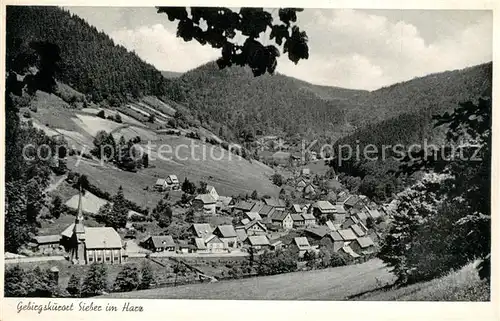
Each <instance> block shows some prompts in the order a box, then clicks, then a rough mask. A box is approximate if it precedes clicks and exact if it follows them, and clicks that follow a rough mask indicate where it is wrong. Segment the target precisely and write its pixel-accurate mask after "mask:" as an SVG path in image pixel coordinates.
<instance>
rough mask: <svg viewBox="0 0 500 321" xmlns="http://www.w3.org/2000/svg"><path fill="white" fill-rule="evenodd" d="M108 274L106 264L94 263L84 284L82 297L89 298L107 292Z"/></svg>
mask: <svg viewBox="0 0 500 321" xmlns="http://www.w3.org/2000/svg"><path fill="white" fill-rule="evenodd" d="M107 274H108V271H107V268H106V265H105V264H97V263H92V264H91V265H90V268H89V270H88V271H87V274H86V276H85V279H84V280H83V283H82V296H83V297H89V296H94V295H100V294H103V293H104V292H106V291H107V288H108V284H107Z"/></svg>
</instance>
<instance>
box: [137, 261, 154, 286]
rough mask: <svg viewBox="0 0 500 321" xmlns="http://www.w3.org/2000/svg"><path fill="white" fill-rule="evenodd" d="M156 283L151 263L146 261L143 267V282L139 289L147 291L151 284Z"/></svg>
mask: <svg viewBox="0 0 500 321" xmlns="http://www.w3.org/2000/svg"><path fill="white" fill-rule="evenodd" d="M153 281H154V274H153V268H152V267H151V264H149V262H147V261H144V264H143V265H142V267H141V282H140V283H139V289H140V290H145V289H149V288H150V287H151V284H152V283H153Z"/></svg>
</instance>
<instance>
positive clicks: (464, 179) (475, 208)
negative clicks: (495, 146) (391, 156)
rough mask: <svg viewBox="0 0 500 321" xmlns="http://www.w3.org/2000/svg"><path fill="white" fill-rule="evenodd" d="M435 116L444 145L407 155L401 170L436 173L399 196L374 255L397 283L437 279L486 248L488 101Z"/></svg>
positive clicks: (487, 218) (489, 105)
mask: <svg viewBox="0 0 500 321" xmlns="http://www.w3.org/2000/svg"><path fill="white" fill-rule="evenodd" d="M435 119H436V120H437V122H436V126H441V125H444V124H446V125H447V126H448V128H449V131H448V133H447V140H448V142H449V144H450V145H449V146H448V147H449V148H444V149H441V150H439V151H434V152H432V153H429V152H427V153H424V152H423V151H420V152H418V153H415V154H416V155H415V154H413V155H408V157H407V159H406V162H405V163H403V165H402V166H401V171H402V172H403V173H412V172H415V171H417V170H426V171H429V172H433V173H435V174H434V176H428V177H426V179H425V180H423V181H422V182H420V183H418V184H416V185H415V186H413V188H412V189H409V190H408V191H406V192H405V193H403V194H402V195H401V199H400V204H399V207H398V211H397V213H396V214H395V215H394V218H393V224H392V226H391V228H390V231H389V234H388V235H387V237H386V239H385V242H384V245H383V246H382V249H381V251H380V254H379V257H380V258H381V259H382V260H384V262H386V263H387V264H389V265H390V266H392V267H394V271H395V274H396V275H397V276H398V279H399V282H415V281H420V280H425V279H430V278H433V277H437V276H440V275H443V274H445V273H447V272H448V271H449V270H451V269H455V268H458V267H460V266H463V265H464V264H465V263H467V262H468V261H470V260H473V259H475V258H481V257H484V256H486V255H487V254H488V253H489V252H490V237H491V234H490V215H491V214H490V198H489V197H490V196H489V195H490V183H491V182H490V172H489V169H490V164H491V163H490V161H491V100H489V99H487V100H486V99H479V101H478V103H473V102H467V103H462V104H460V106H459V107H457V108H456V109H455V111H454V112H453V113H451V114H449V113H445V114H444V115H443V116H440V117H436V118H435ZM464 139H465V140H466V141H467V142H468V143H470V142H474V144H475V147H471V146H470V144H464V143H463V140H464ZM478 146H479V148H478ZM476 151H478V155H475V152H476ZM410 156H412V158H410ZM474 156H479V157H478V159H476V158H474Z"/></svg>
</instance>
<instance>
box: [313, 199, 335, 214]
mask: <svg viewBox="0 0 500 321" xmlns="http://www.w3.org/2000/svg"><path fill="white" fill-rule="evenodd" d="M312 211H313V213H314V214H316V215H327V214H333V213H335V211H336V210H335V207H334V206H333V205H332V204H331V203H330V202H328V201H316V202H315V203H313V205H312Z"/></svg>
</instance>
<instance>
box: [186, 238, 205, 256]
mask: <svg viewBox="0 0 500 321" xmlns="http://www.w3.org/2000/svg"><path fill="white" fill-rule="evenodd" d="M192 245H194V247H195V249H196V252H197V253H208V249H207V245H206V244H205V240H204V239H203V238H201V237H195V238H194V244H192ZM185 249H186V250H187V251H188V252H189V250H190V248H189V247H186V248H185Z"/></svg>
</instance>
